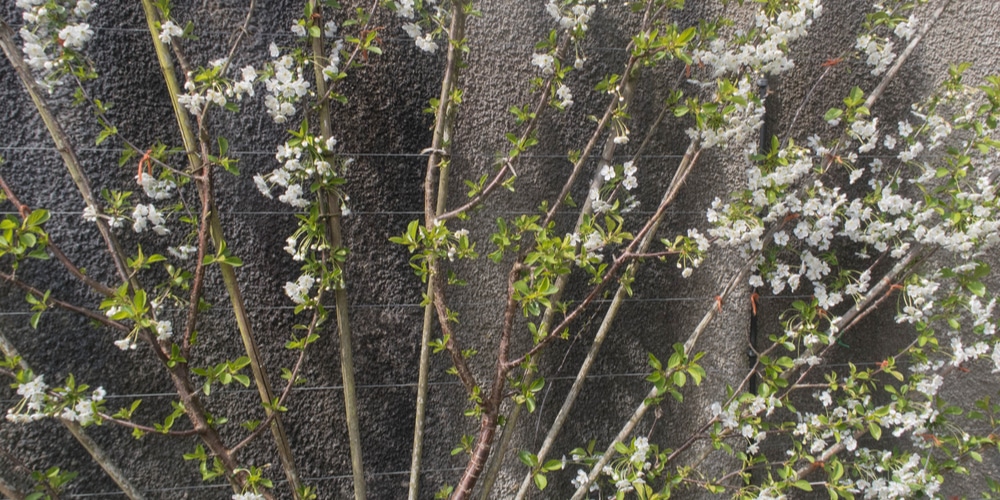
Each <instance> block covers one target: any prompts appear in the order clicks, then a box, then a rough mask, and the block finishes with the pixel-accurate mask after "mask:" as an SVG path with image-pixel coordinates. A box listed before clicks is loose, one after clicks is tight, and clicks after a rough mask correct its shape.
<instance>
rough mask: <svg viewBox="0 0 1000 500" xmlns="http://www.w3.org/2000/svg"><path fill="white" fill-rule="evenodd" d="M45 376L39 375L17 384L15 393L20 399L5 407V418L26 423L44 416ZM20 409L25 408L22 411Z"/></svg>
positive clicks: (46, 388)
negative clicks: (11, 406)
mask: <svg viewBox="0 0 1000 500" xmlns="http://www.w3.org/2000/svg"><path fill="white" fill-rule="evenodd" d="M44 378H45V376H44V375H39V376H37V377H35V378H33V379H31V380H30V381H28V382H25V383H23V384H20V385H18V386H17V395H18V396H21V398H22V399H21V401H20V402H19V403H18V404H17V405H16V406H14V407H13V408H8V409H7V420H8V421H11V422H15V423H22V424H23V423H27V422H33V421H35V420H40V419H42V418H45V416H46V415H45V413H43V412H42V410H44V409H45V391H47V390H48V389H49V386H47V385H45V380H44ZM22 410H25V411H23V412H22Z"/></svg>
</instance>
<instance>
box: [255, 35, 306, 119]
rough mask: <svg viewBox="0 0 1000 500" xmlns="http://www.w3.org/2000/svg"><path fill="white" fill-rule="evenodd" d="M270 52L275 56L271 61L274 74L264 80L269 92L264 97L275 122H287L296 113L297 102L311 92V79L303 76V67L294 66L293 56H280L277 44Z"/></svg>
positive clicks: (273, 45)
mask: <svg viewBox="0 0 1000 500" xmlns="http://www.w3.org/2000/svg"><path fill="white" fill-rule="evenodd" d="M270 53H271V57H274V58H275V59H274V61H272V62H271V68H272V70H273V72H274V74H273V75H272V76H271V77H270V78H268V79H267V80H265V81H264V85H265V86H266V87H267V93H268V95H267V97H265V98H264V107H266V108H267V113H268V114H269V115H271V118H272V119H274V123H285V122H286V121H287V120H288V117H290V116H292V115H294V114H295V103H297V102H298V101H299V100H301V99H302V98H303V97H305V95H306V94H307V93H309V81H308V80H306V79H305V78H304V77H303V71H302V68H301V67H294V66H295V60H294V59H292V56H290V55H287V54H286V55H284V56H281V57H278V56H279V55H280V54H281V51H280V50H279V49H278V46H277V45H275V44H273V43H272V44H271V45H270ZM293 67H294V70H295V72H294V73H293V72H292V69H293Z"/></svg>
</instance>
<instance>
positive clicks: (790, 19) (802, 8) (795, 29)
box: [694, 0, 823, 78]
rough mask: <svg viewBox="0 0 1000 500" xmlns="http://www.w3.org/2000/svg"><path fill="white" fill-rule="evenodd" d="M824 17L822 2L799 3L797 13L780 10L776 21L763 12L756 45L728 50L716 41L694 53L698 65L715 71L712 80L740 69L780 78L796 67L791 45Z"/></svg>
mask: <svg viewBox="0 0 1000 500" xmlns="http://www.w3.org/2000/svg"><path fill="white" fill-rule="evenodd" d="M822 14H823V6H822V5H821V4H820V1H819V0H803V1H801V2H799V9H798V11H796V12H790V11H787V10H783V11H781V13H779V14H778V15H777V16H776V17H775V18H774V19H771V18H770V17H768V16H766V15H765V14H764V13H763V12H760V13H758V14H757V17H756V26H757V28H758V29H759V30H760V32H761V33H762V36H761V39H760V40H759V41H757V43H756V44H752V43H747V44H742V45H738V46H735V47H732V48H730V47H728V46H727V44H726V42H725V41H724V40H723V39H721V38H720V39H716V40H713V41H712V42H711V43H710V44H709V48H708V50H702V49H698V50H695V51H694V60H695V63H696V64H705V65H707V66H709V67H711V68H713V69H714V74H713V75H712V77H713V78H715V77H719V76H722V75H724V74H727V73H736V72H738V71H739V70H740V68H744V67H751V68H759V70H760V71H761V72H763V73H765V74H769V75H778V74H781V73H784V72H786V71H788V70H790V69H792V68H794V67H795V63H794V62H793V61H792V60H791V59H789V58H788V55H787V54H786V53H785V51H786V50H787V47H788V44H790V43H791V42H793V41H795V40H797V39H799V38H801V37H803V36H805V35H806V28H807V27H808V26H810V25H812V22H813V20H815V19H818V18H819V17H820V16H821V15H822Z"/></svg>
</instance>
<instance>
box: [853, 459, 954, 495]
mask: <svg viewBox="0 0 1000 500" xmlns="http://www.w3.org/2000/svg"><path fill="white" fill-rule="evenodd" d="M864 451H865V453H864V454H863V455H862V459H863V461H862V464H863V463H864V462H865V461H867V460H864V459H866V458H868V457H873V456H874V455H875V454H877V455H878V456H874V458H873V459H870V460H871V461H873V462H874V464H872V465H868V466H865V467H864V468H863V469H864V470H863V474H862V477H865V478H868V479H858V480H857V481H855V482H854V488H855V491H856V492H857V493H861V492H864V496H865V498H866V499H868V498H877V499H879V500H882V499H886V500H892V499H896V498H914V497H917V496H918V492H922V493H923V494H922V495H919V496H921V497H926V498H937V497H938V495H937V492H938V491H939V490H940V489H941V483H940V481H939V480H938V478H937V477H936V475H935V474H930V473H928V472H927V471H926V470H925V469H924V468H923V465H926V462H925V461H923V460H921V456H920V454H917V453H914V454H911V455H909V457H908V458H907V459H906V461H903V462H902V463H894V462H900V460H898V459H894V457H893V453H892V452H891V451H888V450H886V451H882V452H872V451H870V450H867V449H865V450H864ZM883 475H885V476H887V477H882V476H883ZM873 477H874V478H875V479H873V480H871V481H869V479H870V478H873Z"/></svg>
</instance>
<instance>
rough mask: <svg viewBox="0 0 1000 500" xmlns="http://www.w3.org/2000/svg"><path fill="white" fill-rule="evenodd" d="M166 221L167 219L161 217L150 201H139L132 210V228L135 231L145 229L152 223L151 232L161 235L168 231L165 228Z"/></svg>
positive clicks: (139, 231) (138, 231)
mask: <svg viewBox="0 0 1000 500" xmlns="http://www.w3.org/2000/svg"><path fill="white" fill-rule="evenodd" d="M166 223H167V220H166V219H165V218H164V217H163V214H162V213H160V212H159V211H157V210H156V207H155V206H153V204H152V203H150V204H148V205H143V204H141V203H140V204H138V205H136V206H135V209H134V210H132V230H134V231H135V232H137V233H141V232H143V231H145V230H146V228H147V227H149V225H150V224H152V225H153V227H152V229H153V232H154V233H156V234H158V235H160V236H163V235H165V234H167V233H169V232H170V230H169V229H167V226H166Z"/></svg>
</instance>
